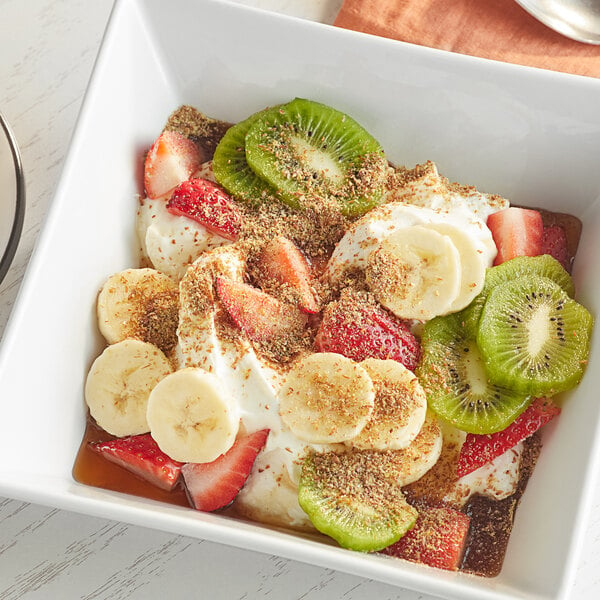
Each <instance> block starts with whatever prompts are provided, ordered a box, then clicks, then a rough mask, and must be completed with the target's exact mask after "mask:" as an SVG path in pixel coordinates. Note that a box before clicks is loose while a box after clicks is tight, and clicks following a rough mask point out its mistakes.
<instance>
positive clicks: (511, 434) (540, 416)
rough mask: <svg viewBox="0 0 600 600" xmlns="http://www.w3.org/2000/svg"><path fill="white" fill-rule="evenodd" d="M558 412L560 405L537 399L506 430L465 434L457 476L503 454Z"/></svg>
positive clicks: (544, 399)
mask: <svg viewBox="0 0 600 600" xmlns="http://www.w3.org/2000/svg"><path fill="white" fill-rule="evenodd" d="M559 413H560V408H559V407H558V406H556V404H554V403H553V402H551V401H550V400H548V399H547V398H536V399H535V400H534V401H533V402H532V403H531V404H530V405H529V407H528V408H527V410H525V411H524V412H523V413H521V415H520V416H518V417H517V418H516V419H515V420H514V421H513V422H512V423H511V424H510V425H509V426H508V427H507V428H506V429H503V430H502V431H498V432H497V433H491V434H488V435H478V434H474V433H469V434H467V437H466V439H465V442H464V444H463V445H462V448H461V450H460V456H459V458H458V464H457V467H456V472H457V474H458V476H459V477H463V476H464V475H468V474H469V473H471V472H472V471H475V469H478V468H479V467H481V466H483V465H485V464H487V463H488V462H490V461H492V460H494V458H496V457H497V456H500V455H501V454H504V453H505V452H506V451H507V450H509V449H510V448H512V447H513V446H514V445H516V444H518V443H519V442H520V441H522V440H524V439H526V438H528V437H529V436H530V435H533V434H534V433H535V432H536V431H537V430H538V429H539V428H540V427H542V426H543V425H545V424H546V423H547V422H548V421H550V420H552V419H553V418H554V417H555V416H556V415H558V414H559Z"/></svg>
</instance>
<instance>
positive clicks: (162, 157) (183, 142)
mask: <svg viewBox="0 0 600 600" xmlns="http://www.w3.org/2000/svg"><path fill="white" fill-rule="evenodd" d="M201 163H202V154H201V153H200V150H199V149H198V147H197V146H196V144H194V142H192V141H191V140H189V139H188V138H186V137H185V136H183V135H181V134H180V133H177V132H175V131H164V132H163V133H161V135H160V136H159V137H158V138H157V139H156V141H155V142H154V144H152V147H151V148H150V151H149V152H148V154H147V155H146V161H145V163H144V187H145V188H146V194H147V195H148V198H158V197H159V196H164V195H165V194H166V193H168V192H170V191H171V190H172V189H173V188H175V187H176V186H177V185H179V184H180V183H181V182H182V181H185V180H186V179H189V177H190V176H191V175H192V173H193V172H194V171H196V170H197V169H198V167H199V166H200V164H201Z"/></svg>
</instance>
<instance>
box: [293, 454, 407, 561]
mask: <svg viewBox="0 0 600 600" xmlns="http://www.w3.org/2000/svg"><path fill="white" fill-rule="evenodd" d="M395 458H396V455H395V453H394V452H393V451H379V452H378V451H373V450H351V451H348V452H345V453H336V452H324V453H315V454H311V455H309V456H308V457H307V458H305V460H304V463H303V466H302V475H301V477H300V484H299V490H298V502H299V503H300V506H301V507H302V509H303V510H304V512H306V514H307V515H308V516H309V518H310V520H311V522H312V524H313V525H314V526H315V527H316V529H318V530H319V531H321V532H322V533H324V534H326V535H328V536H330V537H332V538H333V539H334V540H336V541H337V542H338V544H339V545H340V546H342V547H344V548H350V549H351V550H358V551H360V552H375V551H378V550H382V549H383V548H386V547H387V546H389V545H390V544H393V543H394V542H397V541H398V540H399V539H400V538H401V537H402V536H403V535H404V534H405V533H406V532H407V531H408V530H409V529H410V528H411V527H412V526H413V525H414V524H415V521H416V520H417V516H418V513H417V510H416V509H415V508H413V507H412V506H410V505H409V504H408V503H407V502H406V499H405V498H404V494H403V493H402V490H401V489H400V487H399V486H398V484H397V483H396V482H395V481H394V480H393V478H390V477H386V476H385V474H386V473H389V472H393V470H394V469H393V463H394V460H395Z"/></svg>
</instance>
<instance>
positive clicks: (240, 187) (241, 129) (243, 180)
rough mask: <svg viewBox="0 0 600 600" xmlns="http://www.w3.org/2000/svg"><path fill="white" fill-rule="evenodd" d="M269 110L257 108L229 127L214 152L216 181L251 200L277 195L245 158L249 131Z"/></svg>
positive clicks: (238, 197) (250, 201)
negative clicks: (251, 113) (245, 117)
mask: <svg viewBox="0 0 600 600" xmlns="http://www.w3.org/2000/svg"><path fill="white" fill-rule="evenodd" d="M268 110H269V109H266V110H264V111H260V112H257V113H255V114H253V115H251V116H250V117H248V118H247V119H245V120H244V121H240V122H239V123H237V124H236V125H233V126H232V127H230V128H229V129H228V130H227V132H226V133H225V135H224V136H223V138H222V139H221V141H220V142H219V143H218V144H217V147H216V149H215V154H214V156H213V173H214V176H215V179H216V180H217V183H219V184H220V185H222V186H223V187H224V188H225V189H226V190H227V191H228V192H229V193H230V194H231V195H232V196H234V197H236V198H237V199H239V200H242V201H244V202H247V203H249V204H257V203H260V202H262V201H263V200H265V199H266V198H273V197H274V196H275V193H274V190H273V189H272V188H271V186H270V185H269V184H268V183H267V182H266V181H264V180H263V179H261V178H260V177H258V175H256V173H255V172H254V171H253V170H252V169H251V168H250V166H249V165H248V162H247V161H246V142H245V140H246V134H247V133H248V130H249V129H250V127H251V126H252V125H253V124H254V123H255V122H256V121H257V120H258V119H259V118H260V117H261V115H263V114H264V113H265V112H267V111H268Z"/></svg>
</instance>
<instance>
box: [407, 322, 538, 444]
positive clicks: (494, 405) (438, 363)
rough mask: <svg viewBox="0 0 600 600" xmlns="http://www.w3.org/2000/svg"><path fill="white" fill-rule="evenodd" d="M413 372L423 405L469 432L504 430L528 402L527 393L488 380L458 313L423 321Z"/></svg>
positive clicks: (471, 337) (480, 357) (482, 362)
mask: <svg viewBox="0 0 600 600" xmlns="http://www.w3.org/2000/svg"><path fill="white" fill-rule="evenodd" d="M421 352H422V356H421V361H420V363H419V366H418V368H417V376H418V378H419V381H420V382H421V385H422V386H423V388H424V390H425V393H426V395H427V402H428V404H429V407H430V408H431V409H432V410H433V411H434V412H435V413H436V414H437V415H438V416H439V417H441V418H442V419H443V420H445V421H447V422H449V423H451V424H452V425H454V426H455V427H457V428H458V429H462V430H463V431H467V432H469V433H479V434H486V433H494V432H496V431H501V430H502V429H505V428H506V427H507V426H508V425H510V423H512V422H513V421H514V420H515V419H516V418H517V417H518V416H519V415H520V414H521V413H522V412H523V411H524V410H525V409H526V408H527V406H528V405H529V403H530V401H531V398H530V397H529V395H528V394H524V393H521V392H516V391H514V390H512V389H510V388H509V387H506V386H503V385H498V384H494V383H491V382H490V380H489V377H488V373H487V371H486V368H485V364H484V361H483V358H482V356H481V354H480V352H479V348H478V346H477V342H476V339H475V337H474V335H473V333H472V330H471V329H470V328H468V327H466V326H465V324H464V322H463V320H462V318H461V313H454V314H452V315H448V316H445V317H436V318H435V319H432V320H431V321H428V322H427V323H426V324H425V327H424V329H423V335H422V337H421Z"/></svg>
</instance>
